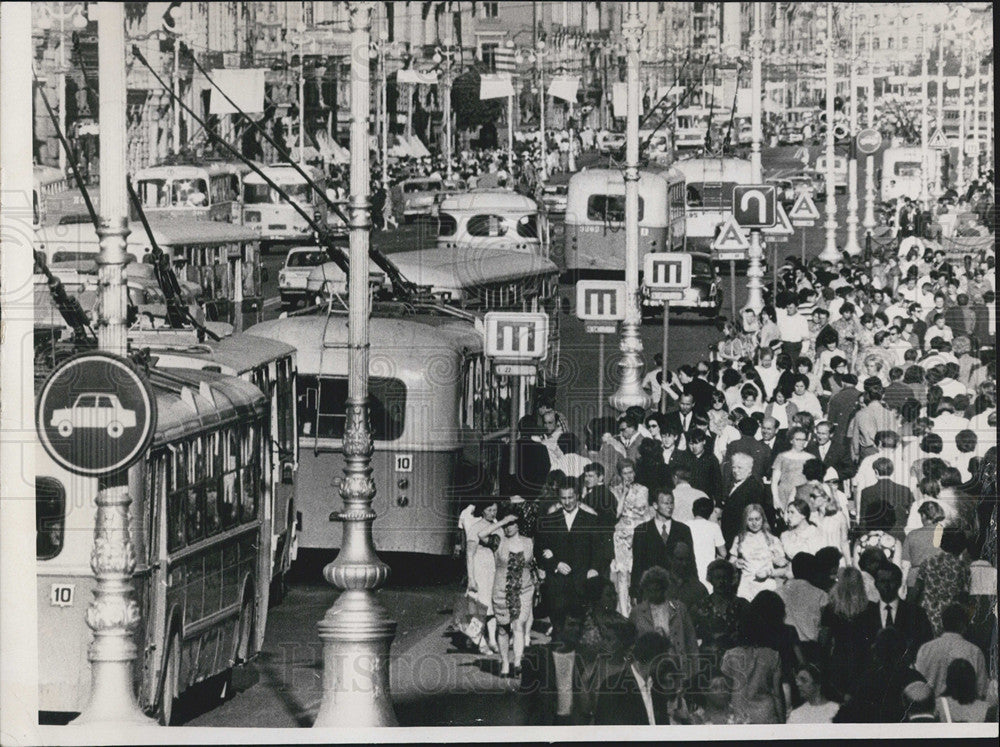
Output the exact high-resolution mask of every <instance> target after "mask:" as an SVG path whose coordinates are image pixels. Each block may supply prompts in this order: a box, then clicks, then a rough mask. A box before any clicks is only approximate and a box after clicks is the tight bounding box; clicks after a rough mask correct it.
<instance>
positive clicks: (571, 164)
mask: <svg viewBox="0 0 1000 747" xmlns="http://www.w3.org/2000/svg"><path fill="white" fill-rule="evenodd" d="M573 145H574V141H573V102H572V101H571V102H570V104H569V164H568V166H569V171H570V173H571V174H572V173H573V172H574V171H576V157H575V156H574V155H573Z"/></svg>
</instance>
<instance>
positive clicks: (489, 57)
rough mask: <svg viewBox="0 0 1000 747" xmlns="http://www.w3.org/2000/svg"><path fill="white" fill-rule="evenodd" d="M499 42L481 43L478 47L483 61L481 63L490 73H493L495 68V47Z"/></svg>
mask: <svg viewBox="0 0 1000 747" xmlns="http://www.w3.org/2000/svg"><path fill="white" fill-rule="evenodd" d="M499 46H500V45H499V44H495V43H493V44H481V45H480V47H479V57H480V59H481V60H482V61H483V65H484V66H485V67H486V69H487V70H489V71H490V72H491V73H495V72H496V70H497V49H498V48H499Z"/></svg>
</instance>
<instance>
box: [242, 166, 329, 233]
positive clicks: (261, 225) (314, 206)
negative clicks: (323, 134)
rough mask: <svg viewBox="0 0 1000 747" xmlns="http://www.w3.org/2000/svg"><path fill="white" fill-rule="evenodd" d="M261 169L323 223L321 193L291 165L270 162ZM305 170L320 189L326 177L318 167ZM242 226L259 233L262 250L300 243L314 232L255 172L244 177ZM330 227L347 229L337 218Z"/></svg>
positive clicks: (325, 216) (325, 214)
mask: <svg viewBox="0 0 1000 747" xmlns="http://www.w3.org/2000/svg"><path fill="white" fill-rule="evenodd" d="M261 171H262V172H263V173H264V174H266V175H267V178H268V179H270V180H271V181H272V182H274V183H275V184H277V185H278V186H279V187H281V189H282V190H283V191H284V192H285V194H287V195H288V197H289V198H291V199H292V200H294V202H295V204H296V205H298V206H299V207H300V208H302V209H303V210H304V211H305V212H306V214H307V215H310V216H311V217H312V218H313V219H314V220H315V221H316V222H317V223H319V224H320V225H324V226H325V225H326V223H327V220H328V217H329V210H328V207H327V202H326V199H325V198H324V195H323V194H321V193H320V192H319V191H317V190H315V189H313V188H312V187H310V186H309V184H308V183H307V182H306V180H305V179H303V178H302V175H301V174H300V173H299V172H298V171H297V170H296V169H295V167H294V166H291V165H289V164H272V165H270V166H264V167H262V168H261ZM305 171H306V173H307V174H309V178H310V179H312V181H313V183H314V184H315V185H316V186H317V187H318V188H319V190H324V189H325V188H326V180H325V179H324V178H323V175H322V174H321V173H320V172H319V171H318V170H317V169H314V168H312V167H305ZM243 225H244V226H246V227H247V228H252V229H254V230H256V231H259V232H260V240H261V246H262V248H263V249H264V250H265V251H266V250H267V249H268V248H270V247H271V246H272V245H274V244H288V243H291V242H295V243H302V240H303V239H308V238H309V237H310V236H311V235H312V233H313V229H312V227H311V226H310V225H309V223H308V221H306V219H305V218H303V217H302V215H301V214H300V213H299V212H298V211H297V210H296V209H295V208H294V207H293V206H292V205H291V204H290V203H289V202H288V200H286V199H285V198H284V197H282V196H281V194H279V193H278V192H277V191H275V190H274V189H273V188H272V187H271V186H270V185H269V184H268V183H267V182H266V181H264V179H263V178H262V177H261V176H260V175H259V174H257V173H251V174H247V175H246V178H245V179H244V180H243ZM332 227H336V228H341V227H342V228H344V229H345V230H346V226H344V225H343V223H342V222H340V221H339V219H338V220H337V224H336V226H332Z"/></svg>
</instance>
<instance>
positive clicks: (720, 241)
mask: <svg viewBox="0 0 1000 747" xmlns="http://www.w3.org/2000/svg"><path fill="white" fill-rule="evenodd" d="M712 248H713V249H714V250H715V251H717V252H736V251H747V250H748V249H749V248H750V241H749V240H748V239H747V237H746V236H745V235H744V233H743V231H742V229H740V226H739V224H738V223H737V222H736V218H734V217H733V216H732V215H727V216H726V222H725V223H723V224H722V228H721V229H720V230H719V236H718V238H716V239H715V241H713V242H712Z"/></svg>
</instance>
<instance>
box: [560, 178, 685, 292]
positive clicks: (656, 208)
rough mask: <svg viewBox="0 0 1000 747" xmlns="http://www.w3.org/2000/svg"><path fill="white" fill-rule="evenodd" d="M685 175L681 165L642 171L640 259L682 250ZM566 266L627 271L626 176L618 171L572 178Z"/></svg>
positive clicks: (573, 269) (569, 268) (579, 269)
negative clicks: (653, 253)
mask: <svg viewBox="0 0 1000 747" xmlns="http://www.w3.org/2000/svg"><path fill="white" fill-rule="evenodd" d="M685 234H686V219H685V215H684V177H683V175H682V174H681V173H680V172H679V171H677V170H676V169H669V170H668V169H660V168H655V167H653V168H649V169H643V170H641V171H640V172H639V255H640V256H639V262H640V265H641V263H642V260H643V257H645V255H646V254H647V253H648V252H672V251H683V249H684V237H685ZM565 241H566V243H565V250H564V252H565V257H566V270H567V271H568V272H570V273H574V274H579V273H581V272H595V271H604V272H606V271H613V272H624V271H625V180H624V177H623V176H622V172H621V171H620V170H617V169H587V170H586V171H581V172H579V173H577V174H574V175H573V176H572V177H570V180H569V191H568V193H567V197H566V240H565Z"/></svg>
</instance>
